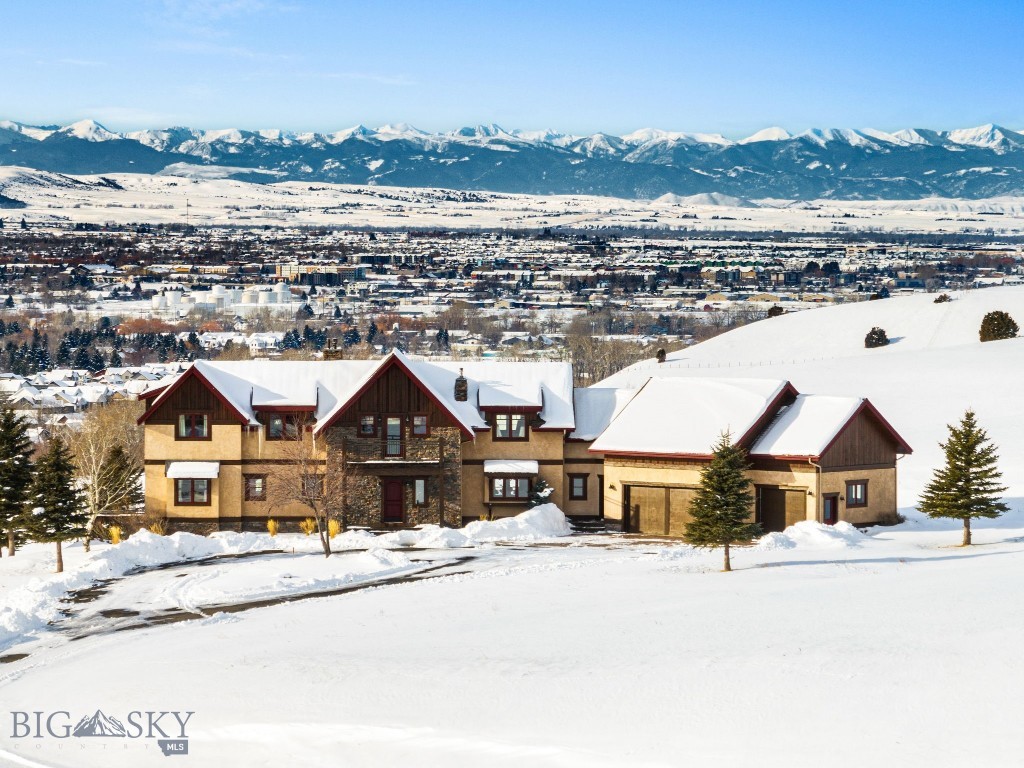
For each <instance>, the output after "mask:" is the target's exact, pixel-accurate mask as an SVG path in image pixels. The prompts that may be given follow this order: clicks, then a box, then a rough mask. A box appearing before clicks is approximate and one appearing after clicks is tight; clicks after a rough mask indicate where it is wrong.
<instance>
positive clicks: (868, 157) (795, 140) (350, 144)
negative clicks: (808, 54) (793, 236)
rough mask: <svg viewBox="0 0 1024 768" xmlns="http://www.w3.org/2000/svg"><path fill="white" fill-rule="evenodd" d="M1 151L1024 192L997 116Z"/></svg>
mask: <svg viewBox="0 0 1024 768" xmlns="http://www.w3.org/2000/svg"><path fill="white" fill-rule="evenodd" d="M0 165H18V166H25V167H30V168H36V169H40V170H47V171H56V172H59V173H72V174H96V173H119V172H121V173H124V172H135V173H161V172H171V173H180V172H183V171H184V172H186V175H187V172H188V170H189V168H188V166H216V167H219V168H223V169H224V170H223V174H222V175H226V176H230V177H233V178H240V179H244V180H249V181H268V182H269V181H283V180H288V181H311V182H331V183H343V184H379V185H388V186H404V187H445V188H449V189H465V190H490V191H496V192H517V193H531V194H590V195H610V196H615V197H624V198H640V199H649V198H655V197H659V196H661V195H664V194H676V195H695V194H704V193H720V194H725V195H733V196H736V197H741V198H786V199H803V200H811V199H821V198H836V199H900V200H908V199H916V198H923V197H933V196H941V197H951V198H953V197H955V198H987V197H994V196H1001V195H1024V133H1022V132H1020V131H1014V130H1010V129H1008V128H1003V127H1000V126H997V125H983V126H980V127H977V128H964V129H958V130H952V131H933V130H928V129H922V128H915V129H906V130H901V131H896V132H894V133H886V132H884V131H877V130H873V129H863V130H852V129H846V128H842V129H839V128H827V129H818V128H815V129H811V130H808V131H804V132H803V133H799V134H795V135H793V134H790V133H789V132H787V131H785V130H784V129H782V128H766V129H764V130H761V131H758V132H757V133H755V134H754V135H752V136H749V137H747V138H745V139H741V140H739V141H732V140H729V139H727V138H725V137H723V136H721V135H719V134H716V133H680V132H673V131H662V130H656V129H650V128H647V129H642V130H638V131H634V132H633V133H629V134H626V135H624V136H614V135H611V134H606V133H595V134H592V135H589V136H576V135H571V134H565V133H559V132H556V131H550V130H548V131H520V130H505V129H504V128H502V127H501V126H498V125H493V124H492V125H479V126H475V127H467V128H462V129H459V130H456V131H449V132H446V133H428V132H426V131H421V130H419V129H418V128H415V127H413V126H410V125H406V124H404V123H400V124H396V125H384V126H381V127H379V128H376V129H370V128H367V127H365V126H362V125H357V126H355V127H354V128H348V129H346V130H342V131H337V132H334V133H292V132H288V131H281V130H276V129H274V130H258V131H248V130H240V129H237V128H228V129H223V130H202V129H197V128H184V127H175V128H164V129H155V130H145V131H132V132H129V133H117V132H114V131H111V130H108V129H107V128H105V127H103V126H102V125H100V124H99V123H97V122H95V121H93V120H82V121H80V122H77V123H72V124H71V125H67V126H63V127H61V126H31V125H25V124H22V123H17V122H13V121H9V120H5V121H0ZM168 167H170V168H171V170H168ZM210 170H211V171H212V170H214V169H212V168H211V169H210ZM195 172H197V173H198V172H200V169H199V168H196V169H195Z"/></svg>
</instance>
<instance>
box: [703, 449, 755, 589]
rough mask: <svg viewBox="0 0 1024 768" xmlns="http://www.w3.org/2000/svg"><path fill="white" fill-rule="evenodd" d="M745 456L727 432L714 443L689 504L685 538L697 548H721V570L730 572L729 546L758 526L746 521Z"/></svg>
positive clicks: (748, 493)
mask: <svg viewBox="0 0 1024 768" xmlns="http://www.w3.org/2000/svg"><path fill="white" fill-rule="evenodd" d="M748 466H749V465H748V464H747V457H746V454H745V453H744V451H743V449H742V448H738V447H736V446H735V445H733V444H732V438H731V437H730V435H729V434H728V433H726V434H723V435H722V437H721V438H719V440H718V442H717V443H716V444H715V447H714V450H713V452H712V454H711V463H710V464H709V465H708V466H707V467H706V468H705V469H704V470H703V471H702V472H701V475H700V488H699V489H698V491H697V495H696V496H695V497H694V499H693V502H692V503H691V504H690V517H691V518H692V519H691V520H690V522H688V523H687V524H686V539H687V541H689V542H690V543H691V544H693V545H694V546H697V547H711V548H714V547H724V549H725V561H724V570H726V571H731V570H732V563H731V561H730V559H729V545H730V544H732V543H733V542H735V541H745V540H747V539H751V538H753V537H754V536H757V535H759V534H760V533H761V526H760V525H758V524H757V523H751V522H750V510H751V508H752V507H753V505H754V495H753V493H751V491H750V478H749V477H748V476H747V472H746V470H747V469H748Z"/></svg>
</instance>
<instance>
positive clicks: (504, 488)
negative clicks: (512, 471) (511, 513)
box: [490, 477, 530, 501]
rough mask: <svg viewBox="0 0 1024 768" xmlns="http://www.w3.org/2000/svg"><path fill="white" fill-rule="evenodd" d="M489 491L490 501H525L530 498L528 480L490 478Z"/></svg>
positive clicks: (526, 478)
mask: <svg viewBox="0 0 1024 768" xmlns="http://www.w3.org/2000/svg"><path fill="white" fill-rule="evenodd" d="M490 489H491V500H492V501H525V500H526V499H528V498H530V478H528V477H492V478H491V482H490Z"/></svg>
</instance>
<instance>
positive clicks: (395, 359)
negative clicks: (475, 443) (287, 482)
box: [317, 354, 490, 440]
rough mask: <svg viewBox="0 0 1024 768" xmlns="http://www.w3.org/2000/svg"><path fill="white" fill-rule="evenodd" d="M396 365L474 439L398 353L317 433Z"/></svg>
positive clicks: (466, 436) (465, 435)
mask: <svg viewBox="0 0 1024 768" xmlns="http://www.w3.org/2000/svg"><path fill="white" fill-rule="evenodd" d="M394 366H398V368H399V369H401V371H402V372H403V373H404V374H405V375H406V376H408V377H409V379H411V380H412V382H413V383H414V384H415V385H416V387H417V388H418V389H419V390H420V391H421V392H422V393H423V394H424V395H426V396H427V399H428V400H430V402H432V403H433V404H434V405H436V406H437V407H438V408H440V409H441V411H442V412H443V413H446V414H447V415H448V418H449V419H451V421H452V423H453V424H455V425H456V426H458V428H459V431H460V432H461V433H462V435H463V436H464V437H465V438H466V439H467V440H472V439H473V432H472V430H469V429H467V428H466V427H465V426H463V424H462V421H460V420H459V418H458V417H457V416H456V415H455V414H454V413H452V412H451V409H450V408H448V406H447V405H445V404H444V402H442V401H441V400H439V399H438V398H437V397H435V396H434V393H433V392H431V391H430V390H429V389H428V388H427V387H425V386H423V382H421V381H420V379H419V377H418V376H417V375H416V374H415V373H413V372H412V369H411V368H409V366H407V365H406V364H405V363H404V362H402V358H400V357H399V356H398V355H395V354H392V355H391V356H389V357H388V358H387V359H386V360H385V361H384V362H383V364H381V365H380V367H378V368H377V370H376V371H374V372H373V375H372V376H371V377H370V378H369V379H367V380H366V383H364V384H363V386H361V387H360V388H359V389H358V390H357V391H356V392H355V394H353V395H352V396H351V397H350V398H349V399H348V400H346V401H345V404H344V405H343V406H341V408H339V409H338V410H337V411H335V412H334V415H333V416H332V417H331V418H330V420H329V421H327V422H325V423H324V425H323V426H321V427H320V428H319V429H317V434H319V433H321V432H323V431H324V430H325V429H327V428H328V427H330V426H331V425H332V424H334V422H336V421H337V420H338V419H339V418H340V417H341V415H342V414H343V413H345V411H347V410H348V409H349V408H351V407H352V406H353V405H355V404H356V402H357V401H358V400H359V398H360V397H362V396H363V395H365V394H366V392H367V391H368V390H369V389H370V387H372V386H373V385H374V384H376V383H377V382H378V381H380V378H381V376H383V375H384V374H385V373H387V371H388V370H389V369H391V368H392V367H394ZM488 429H490V427H488Z"/></svg>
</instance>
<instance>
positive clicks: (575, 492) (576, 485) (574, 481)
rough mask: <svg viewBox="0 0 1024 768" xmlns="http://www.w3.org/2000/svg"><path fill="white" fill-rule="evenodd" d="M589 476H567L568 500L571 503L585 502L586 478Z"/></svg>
mask: <svg viewBox="0 0 1024 768" xmlns="http://www.w3.org/2000/svg"><path fill="white" fill-rule="evenodd" d="M588 477H590V475H569V499H570V500H572V501H586V499H587V478H588Z"/></svg>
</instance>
